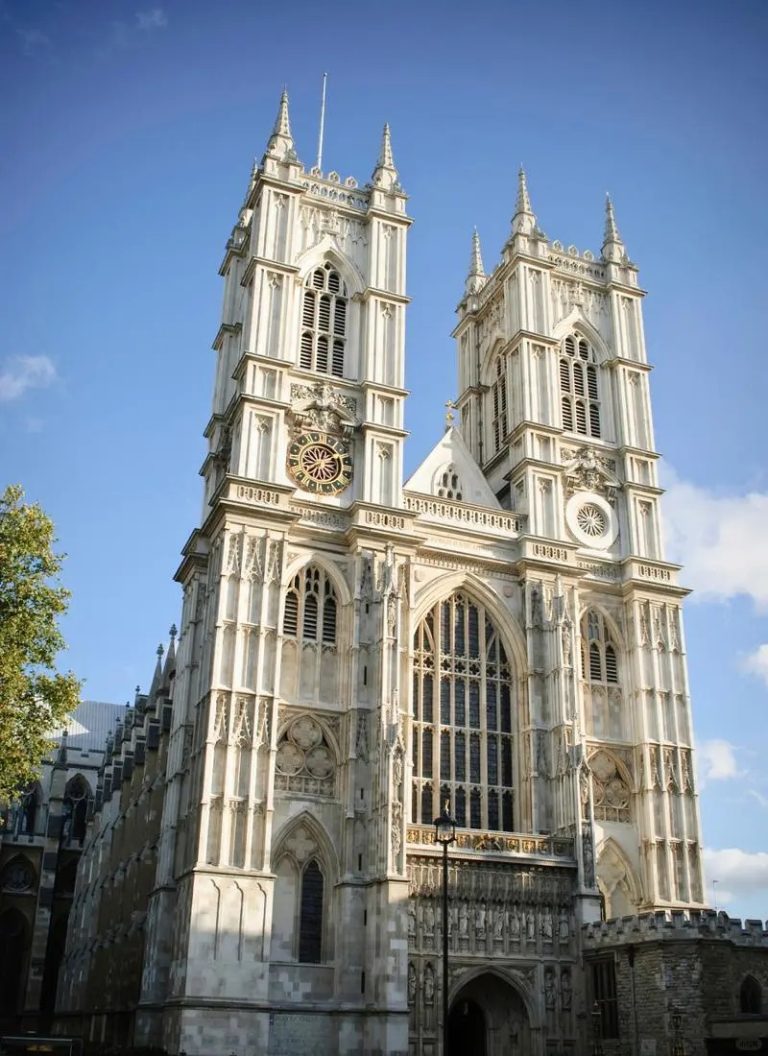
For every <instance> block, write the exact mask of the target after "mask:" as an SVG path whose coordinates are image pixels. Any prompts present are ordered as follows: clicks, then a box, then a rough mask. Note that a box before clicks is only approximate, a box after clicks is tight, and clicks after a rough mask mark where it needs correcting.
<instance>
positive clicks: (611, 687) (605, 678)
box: [581, 609, 627, 740]
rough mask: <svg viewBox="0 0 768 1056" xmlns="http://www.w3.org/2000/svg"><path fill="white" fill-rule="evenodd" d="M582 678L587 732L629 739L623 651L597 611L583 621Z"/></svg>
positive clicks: (600, 735) (585, 615)
mask: <svg viewBox="0 0 768 1056" xmlns="http://www.w3.org/2000/svg"><path fill="white" fill-rule="evenodd" d="M581 677H582V686H583V696H584V710H585V720H586V724H587V733H588V734H590V735H591V736H594V737H609V738H612V739H614V740H623V739H625V737H626V733H627V731H626V728H625V716H624V709H623V705H622V692H621V665H620V662H619V649H618V647H617V645H616V643H615V642H614V640H613V638H612V636H611V632H610V630H609V628H608V625H607V624H606V621H605V618H604V617H603V615H602V613H601V612H598V611H597V610H595V609H590V610H589V611H588V612H586V613H585V614H584V617H583V618H582V621H581Z"/></svg>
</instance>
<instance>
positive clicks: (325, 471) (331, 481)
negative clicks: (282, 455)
mask: <svg viewBox="0 0 768 1056" xmlns="http://www.w3.org/2000/svg"><path fill="white" fill-rule="evenodd" d="M288 472H289V473H290V474H291V476H292V477H293V479H294V480H295V481H296V483H297V484H298V485H299V487H301V488H303V489H304V490H305V491H314V492H315V493H317V494H318V495H338V493H339V492H340V491H344V489H345V488H347V487H349V484H350V481H351V480H352V457H351V455H350V453H349V448H348V447H347V445H346V444H344V443H342V442H341V441H340V440H337V439H336V438H335V437H332V436H327V435H326V434H325V433H304V434H303V435H302V436H300V437H298V439H296V440H294V442H293V443H292V444H291V446H290V447H289V448H288Z"/></svg>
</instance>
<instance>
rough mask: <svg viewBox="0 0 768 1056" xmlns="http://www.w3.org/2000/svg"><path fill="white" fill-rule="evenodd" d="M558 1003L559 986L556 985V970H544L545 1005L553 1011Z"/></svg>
mask: <svg viewBox="0 0 768 1056" xmlns="http://www.w3.org/2000/svg"><path fill="white" fill-rule="evenodd" d="M556 1002H557V985H556V983H555V970H554V968H545V970H544V1004H545V1006H546V1008H547V1009H550V1010H551V1009H553V1008H554V1007H555V1004H556Z"/></svg>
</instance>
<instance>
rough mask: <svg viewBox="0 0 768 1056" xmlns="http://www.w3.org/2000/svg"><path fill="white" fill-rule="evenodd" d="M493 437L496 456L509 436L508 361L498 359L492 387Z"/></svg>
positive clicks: (502, 358) (499, 357)
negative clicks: (505, 438)
mask: <svg viewBox="0 0 768 1056" xmlns="http://www.w3.org/2000/svg"><path fill="white" fill-rule="evenodd" d="M491 412H492V413H491V436H492V439H493V452H494V454H495V453H496V452H497V451H498V450H500V448H501V445H502V442H503V440H504V437H505V436H506V435H507V361H506V358H505V357H504V356H497V357H496V376H495V378H494V382H493V384H492V386H491Z"/></svg>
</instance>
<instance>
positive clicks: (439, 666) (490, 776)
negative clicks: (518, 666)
mask: <svg viewBox="0 0 768 1056" xmlns="http://www.w3.org/2000/svg"><path fill="white" fill-rule="evenodd" d="M413 719H414V721H413V743H412V755H413V775H414V779H413V797H412V806H411V814H412V818H413V820H414V821H420V822H421V823H422V824H429V825H431V824H432V821H433V819H434V818H436V817H437V816H438V814H439V813H440V811H441V809H442V805H443V803H444V801H445V800H446V799H448V800H449V801H450V803H451V809H452V811H453V816H454V817H455V818H456V821H457V824H458V825H459V826H460V827H462V828H473V829H490V830H496V831H500V830H503V831H506V832H512V831H514V816H515V812H514V798H513V788H514V773H513V760H514V729H515V724H514V720H513V715H512V675H511V672H510V668H509V662H508V660H507V656H506V653H505V651H504V646H503V645H502V643H501V641H500V639H499V634H498V631H497V630H496V628H495V626H494V624H493V622H492V621H491V619H490V617H489V616H488V615H487V613H486V611H485V609H484V608H483V606H482V605H478V604H476V603H475V602H473V601H470V600H469V599H468V598H466V597H465V596H464V595H463V594H460V593H456V594H453V595H452V596H451V597H450V598H448V599H446V600H445V601H442V602H439V603H438V604H437V605H435V607H434V608H433V609H432V610H431V611H430V612H429V613H428V614H427V615H426V616H425V617H424V619H423V620H422V621H421V623H420V624H419V627H418V629H417V631H416V635H415V639H414V670H413Z"/></svg>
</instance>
